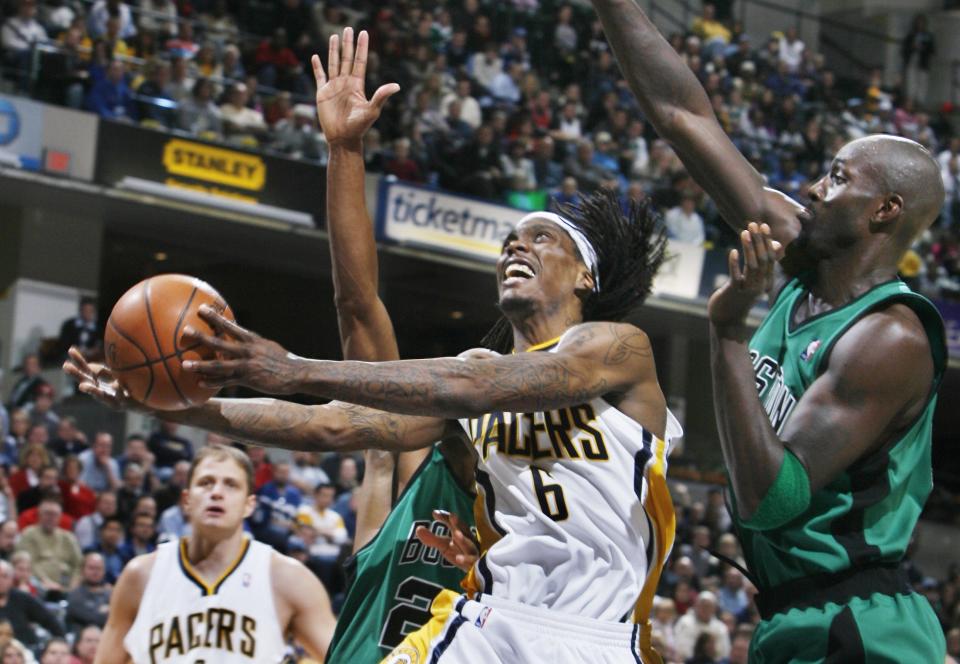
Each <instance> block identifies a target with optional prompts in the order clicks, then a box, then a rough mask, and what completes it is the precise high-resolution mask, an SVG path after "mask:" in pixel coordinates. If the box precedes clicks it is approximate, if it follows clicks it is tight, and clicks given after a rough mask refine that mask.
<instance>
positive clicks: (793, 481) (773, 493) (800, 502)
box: [741, 449, 810, 530]
mask: <svg viewBox="0 0 960 664" xmlns="http://www.w3.org/2000/svg"><path fill="white" fill-rule="evenodd" d="M809 506H810V478H809V477H808V476H807V470H806V468H804V467H803V464H802V463H800V459H798V458H797V455H795V454H794V453H793V452H791V451H790V450H788V449H784V450H783V463H782V464H780V472H778V473H777V479H775V480H774V481H773V484H771V485H770V488H769V489H767V494H766V495H765V496H764V497H763V500H762V501H761V502H760V505H759V507H757V511H756V512H754V513H753V516H752V517H750V518H749V519H747V520H746V521H741V525H742V526H743V527H744V528H750V529H751V530H769V529H771V528H779V527H780V526H782V525H784V524H785V523H788V522H790V521H793V520H794V519H795V518H797V517H798V516H800V515H801V514H803V513H804V512H805V511H806V510H807V508H808V507H809Z"/></svg>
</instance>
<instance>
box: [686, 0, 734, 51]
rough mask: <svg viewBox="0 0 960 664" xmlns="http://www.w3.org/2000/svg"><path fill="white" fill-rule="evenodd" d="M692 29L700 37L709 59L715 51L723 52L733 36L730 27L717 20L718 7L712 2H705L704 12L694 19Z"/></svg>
mask: <svg viewBox="0 0 960 664" xmlns="http://www.w3.org/2000/svg"><path fill="white" fill-rule="evenodd" d="M690 30H691V31H692V32H693V34H695V35H696V36H697V37H699V38H700V40H701V42H702V44H703V51H704V57H706V59H708V60H710V59H712V58H713V55H714V54H715V53H722V52H723V49H724V47H725V46H726V45H727V44H729V43H730V39H731V37H732V35H731V33H730V29H729V28H727V26H725V25H724V24H723V23H721V22H720V21H718V20H717V8H716V5H714V4H713V3H712V2H705V3H703V13H702V14H701V15H700V16H698V17H697V18H695V19H693V25H692V26H690Z"/></svg>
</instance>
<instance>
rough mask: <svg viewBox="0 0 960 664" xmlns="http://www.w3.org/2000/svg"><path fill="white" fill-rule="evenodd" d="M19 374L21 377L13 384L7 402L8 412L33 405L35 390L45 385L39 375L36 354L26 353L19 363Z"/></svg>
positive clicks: (38, 357)
mask: <svg viewBox="0 0 960 664" xmlns="http://www.w3.org/2000/svg"><path fill="white" fill-rule="evenodd" d="M20 372H21V373H22V374H23V375H22V376H21V377H20V378H19V379H17V382H16V383H14V384H13V388H12V389H11V390H10V399H9V400H8V401H7V406H8V407H9V408H10V410H13V409H14V408H23V407H24V406H26V405H28V404H31V403H33V400H34V399H35V398H36V394H37V390H39V389H40V386H41V385H46V384H47V382H46V381H45V380H44V379H43V377H42V376H41V375H40V356H39V355H37V354H36V353H28V354H27V355H25V356H24V358H23V362H21V363H20Z"/></svg>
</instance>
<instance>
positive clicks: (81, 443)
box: [47, 415, 88, 459]
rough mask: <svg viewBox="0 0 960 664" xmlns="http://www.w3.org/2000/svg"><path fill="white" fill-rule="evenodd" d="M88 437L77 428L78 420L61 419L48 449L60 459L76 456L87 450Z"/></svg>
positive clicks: (71, 417) (71, 418)
mask: <svg viewBox="0 0 960 664" xmlns="http://www.w3.org/2000/svg"><path fill="white" fill-rule="evenodd" d="M87 447H88V446H87V436H86V434H84V433H83V432H82V431H80V429H79V428H77V418H75V417H73V416H69V415H68V416H67V417H62V418H60V422H59V423H58V424H57V430H56V433H55V435H54V436H53V437H52V438H51V439H50V442H49V443H47V449H49V450H50V451H51V452H53V453H54V455H56V456H57V457H59V458H60V459H63V458H64V457H67V456H71V455H73V456H76V455H78V454H80V453H81V452H83V451H84V450H86V449H87Z"/></svg>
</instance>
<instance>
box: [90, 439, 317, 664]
mask: <svg viewBox="0 0 960 664" xmlns="http://www.w3.org/2000/svg"><path fill="white" fill-rule="evenodd" d="M183 501H184V512H185V513H186V514H187V515H188V518H189V520H190V523H191V525H192V526H193V531H192V533H191V535H190V536H189V537H186V538H183V539H181V540H180V541H178V542H168V543H167V544H163V545H161V546H160V547H159V548H158V549H157V551H155V552H154V553H151V554H148V555H145V556H140V557H138V558H134V559H133V560H132V561H130V563H129V564H128V565H127V566H126V568H125V569H124V570H123V573H122V574H121V575H120V579H119V580H118V581H117V586H116V588H115V589H114V592H113V597H112V599H111V601H110V616H109V618H108V620H107V625H106V628H105V629H104V632H103V637H102V638H101V641H100V647H99V649H98V650H97V657H96V660H95V662H96V664H113V663H114V662H116V663H117V664H120V663H122V662H128V661H130V660H132V661H134V662H136V663H138V664H139V663H140V662H150V664H160V663H170V664H174V663H183V664H187V663H189V664H195V663H197V662H203V661H206V662H210V663H213V662H217V663H218V664H227V663H232V662H238V663H239V662H257V663H260V662H264V663H265V662H280V661H282V660H283V659H284V656H285V654H286V649H287V646H286V635H287V633H288V632H291V633H292V634H293V636H294V637H295V638H296V639H297V641H298V642H299V643H300V644H301V645H303V646H304V647H305V648H306V649H307V651H308V652H309V653H310V654H311V655H312V656H313V657H316V658H318V659H320V660H323V658H324V657H325V655H326V650H327V646H328V644H329V643H330V638H331V636H332V635H333V629H334V625H335V619H334V617H333V613H332V611H331V609H330V600H329V598H328V596H327V593H326V591H325V590H324V588H323V586H322V585H321V584H320V582H319V581H318V580H317V578H316V577H315V576H314V575H313V574H312V573H311V572H310V571H309V570H308V569H307V568H306V567H304V566H303V565H301V564H300V563H299V562H297V561H295V560H294V559H292V558H288V557H287V556H282V555H280V554H278V553H277V552H275V551H274V550H273V549H271V548H270V547H269V546H267V545H265V544H262V543H260V542H255V541H253V540H252V539H251V538H250V537H249V536H248V535H246V534H244V531H243V520H244V519H245V518H246V517H248V516H249V515H250V513H251V512H252V511H253V508H254V505H255V501H256V496H255V495H254V494H253V467H252V465H251V464H250V460H249V458H247V456H246V455H245V454H244V453H243V452H240V451H239V450H236V449H234V448H231V447H223V446H220V445H212V446H209V447H205V448H203V449H201V450H200V452H199V453H198V454H197V457H196V459H195V460H194V462H193V464H192V465H191V467H190V474H189V478H188V482H187V488H186V489H184V493H183Z"/></svg>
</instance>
